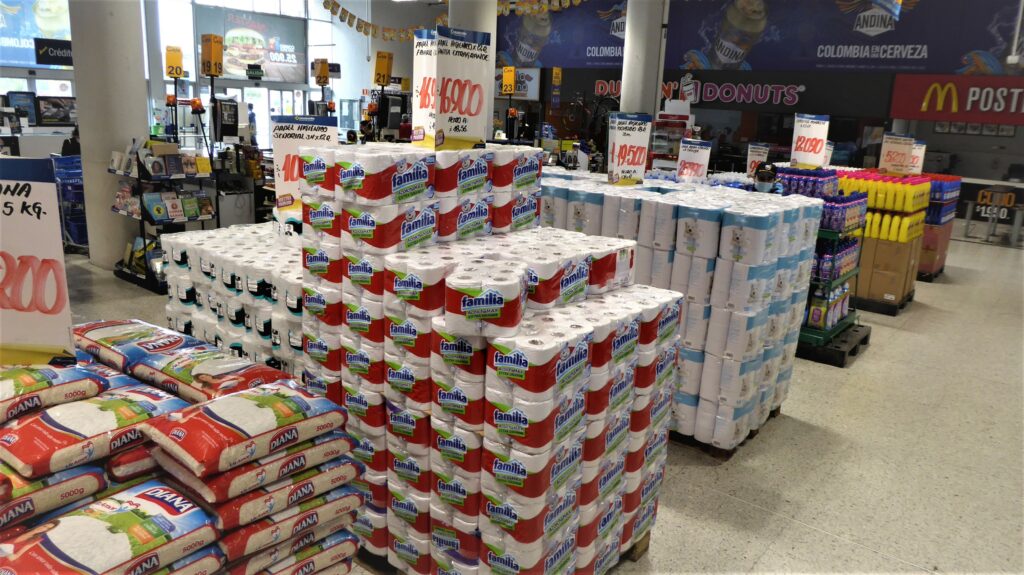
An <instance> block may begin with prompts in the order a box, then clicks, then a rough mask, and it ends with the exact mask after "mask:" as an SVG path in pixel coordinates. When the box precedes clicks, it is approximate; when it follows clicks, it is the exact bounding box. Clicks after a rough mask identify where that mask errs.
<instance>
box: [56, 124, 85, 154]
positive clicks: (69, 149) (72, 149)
mask: <svg viewBox="0 0 1024 575" xmlns="http://www.w3.org/2000/svg"><path fill="white" fill-rule="evenodd" d="M60 155H62V156H81V155H82V144H81V143H80V142H79V141H78V126H75V129H74V130H72V131H71V137H70V138H68V139H67V140H64V143H63V144H62V145H61V147H60Z"/></svg>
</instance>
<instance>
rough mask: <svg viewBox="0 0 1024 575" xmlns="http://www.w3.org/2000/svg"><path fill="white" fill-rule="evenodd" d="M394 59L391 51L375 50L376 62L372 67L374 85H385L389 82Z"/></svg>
mask: <svg viewBox="0 0 1024 575" xmlns="http://www.w3.org/2000/svg"><path fill="white" fill-rule="evenodd" d="M394 61H395V55H394V54H393V53H391V52H385V51H383V50H377V62H376V64H375V65H374V67H373V83H374V84H375V85H377V86H387V85H388V84H390V83H391V65H392V64H393V63H394Z"/></svg>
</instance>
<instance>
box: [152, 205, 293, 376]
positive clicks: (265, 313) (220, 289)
mask: <svg viewBox="0 0 1024 575" xmlns="http://www.w3.org/2000/svg"><path fill="white" fill-rule="evenodd" d="M280 240H281V236H278V235H276V234H275V232H274V230H273V227H272V225H271V224H269V223H268V224H255V225H252V224H248V225H237V226H231V227H229V228H220V229H216V230H196V231H187V232H180V233H175V234H164V235H162V236H160V243H161V247H162V248H163V250H164V260H165V266H164V271H165V272H166V274H167V297H168V302H167V306H166V314H167V325H168V327H170V328H171V329H174V330H177V331H179V332H181V333H184V334H186V335H194V336H196V337H197V338H199V339H201V340H203V341H208V342H211V343H215V344H216V345H217V346H219V347H220V348H221V349H224V350H228V351H231V352H232V353H233V354H234V355H237V356H239V357H242V358H246V359H250V360H252V361H253V362H255V363H259V364H266V365H268V366H270V367H275V368H278V369H281V370H283V371H286V372H289V373H292V374H296V375H298V374H299V373H301V371H302V361H301V359H302V274H301V267H300V265H301V264H300V259H299V254H298V253H297V252H296V250H295V248H294V247H293V246H290V245H288V244H287V243H285V242H283V241H280Z"/></svg>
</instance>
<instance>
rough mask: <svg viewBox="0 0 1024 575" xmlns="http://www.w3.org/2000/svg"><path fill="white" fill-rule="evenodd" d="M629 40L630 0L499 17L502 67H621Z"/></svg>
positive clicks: (590, 1)
mask: <svg viewBox="0 0 1024 575" xmlns="http://www.w3.org/2000/svg"><path fill="white" fill-rule="evenodd" d="M676 4H677V3H676V2H673V8H675V5H676ZM625 38H626V0H588V1H587V2H585V3H582V4H580V3H578V2H576V3H574V6H573V7H571V8H566V9H563V10H560V11H558V12H551V11H547V12H544V13H542V14H530V15H525V14H524V15H522V16H517V15H515V13H513V14H510V15H508V16H499V17H498V39H497V42H496V44H497V49H498V62H497V64H496V65H497V66H499V67H500V66H515V67H517V68H550V67H552V66H562V67H565V68H621V67H622V50H623V46H624V44H625Z"/></svg>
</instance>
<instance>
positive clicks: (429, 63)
mask: <svg viewBox="0 0 1024 575" xmlns="http://www.w3.org/2000/svg"><path fill="white" fill-rule="evenodd" d="M412 87H413V94H412V96H413V98H412V101H413V103H414V105H413V108H412V141H413V142H414V143H415V144H416V145H417V146H423V147H429V148H433V147H434V123H435V118H436V115H437V110H436V109H435V108H434V101H435V100H436V99H437V36H436V33H435V32H434V30H429V29H426V28H423V29H420V30H417V31H416V41H415V43H414V45H413V57H412Z"/></svg>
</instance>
